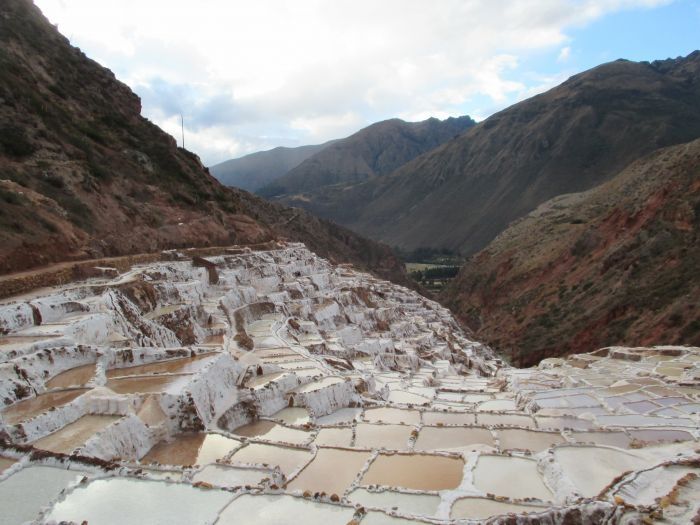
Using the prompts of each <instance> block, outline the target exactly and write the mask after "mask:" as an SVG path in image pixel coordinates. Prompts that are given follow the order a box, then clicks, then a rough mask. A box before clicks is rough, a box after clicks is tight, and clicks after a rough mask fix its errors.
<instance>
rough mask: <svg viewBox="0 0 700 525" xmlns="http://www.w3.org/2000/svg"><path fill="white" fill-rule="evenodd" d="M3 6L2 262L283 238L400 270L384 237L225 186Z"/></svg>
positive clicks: (15, 4)
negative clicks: (381, 241)
mask: <svg viewBox="0 0 700 525" xmlns="http://www.w3.org/2000/svg"><path fill="white" fill-rule="evenodd" d="M0 16H1V17H2V20H3V23H2V24H0V42H2V46H0V122H2V125H0V202H2V206H0V273H8V272H13V271H17V270H26V269H28V268H32V267H37V266H42V265H47V264H50V263H54V262H60V261H67V260H82V259H91V258H99V257H106V256H116V255H126V254H134V253H145V252H154V251H158V250H162V249H173V248H182V247H189V246H210V245H231V244H248V243H258V242H265V241H269V240H272V239H282V240H294V241H301V242H305V243H306V244H307V245H308V246H309V248H310V249H312V250H314V251H316V252H317V253H319V254H323V255H322V256H323V257H328V258H330V259H333V260H335V261H336V262H350V263H353V264H356V265H358V266H359V267H361V268H364V269H368V270H372V271H374V272H376V273H377V274H378V275H380V276H383V277H385V278H395V279H397V280H399V281H403V282H406V278H405V274H404V271H403V267H402V266H401V264H400V263H399V261H398V260H397V259H396V258H395V256H394V255H393V254H392V252H391V250H390V249H389V248H388V247H386V246H382V245H379V244H377V243H375V242H372V241H369V240H367V239H363V238H361V237H359V236H358V235H356V234H354V233H352V232H350V231H349V230H346V229H344V228H342V227H339V226H337V225H335V224H331V223H329V222H326V221H322V220H319V219H317V218H315V217H312V216H310V215H309V214H307V213H305V212H303V211H301V210H294V209H289V208H285V207H283V206H280V205H277V204H273V203H269V202H266V201H264V200H262V199H260V198H258V197H255V196H253V195H251V194H250V193H247V192H245V191H242V190H235V189H230V188H225V187H224V186H222V185H221V184H220V183H219V182H218V181H216V179H214V178H213V177H212V176H211V175H210V174H209V173H208V170H207V169H206V168H205V167H204V166H203V165H202V163H201V162H200V160H199V158H198V157H197V156H196V155H195V154H193V153H191V152H189V151H186V150H184V149H182V148H178V147H177V145H176V143H175V140H174V139H173V138H172V137H171V136H169V135H167V134H166V133H165V132H164V131H162V130H161V129H160V128H158V127H157V126H155V125H154V124H153V123H152V122H150V121H148V120H147V119H146V118H144V117H142V116H141V102H140V99H139V97H138V96H137V95H135V94H134V93H133V92H132V91H131V89H129V87H128V86H126V85H125V84H123V83H121V82H120V81H118V80H117V79H116V77H115V76H114V74H113V73H112V72H111V71H109V70H108V69H106V68H104V67H102V66H101V65H99V64H98V63H97V62H95V61H93V60H91V59H89V58H88V57H86V56H85V54H84V53H83V52H82V51H80V50H79V49H77V48H74V47H73V46H71V45H70V43H69V41H68V40H67V39H66V38H65V37H64V36H62V35H61V34H60V33H58V31H57V30H56V28H55V27H54V26H53V25H51V24H50V22H49V21H48V20H47V19H46V18H45V17H44V16H43V14H42V13H41V11H40V10H39V9H38V8H37V7H36V6H34V5H33V4H32V3H31V2H30V1H29V0H7V1H5V2H3V3H2V4H1V5H0Z"/></svg>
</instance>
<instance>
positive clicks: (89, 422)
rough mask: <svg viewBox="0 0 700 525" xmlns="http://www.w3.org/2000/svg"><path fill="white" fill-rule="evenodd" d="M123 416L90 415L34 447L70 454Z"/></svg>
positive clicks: (42, 439) (38, 441) (36, 443)
mask: <svg viewBox="0 0 700 525" xmlns="http://www.w3.org/2000/svg"><path fill="white" fill-rule="evenodd" d="M120 419H121V416H103V415H88V416H83V417H81V418H80V419H78V420H77V421H74V422H73V423H70V424H68V425H66V426H64V427H63V428H61V429H60V430H57V431H56V432H54V433H53V434H49V435H48V436H45V437H43V438H41V439H38V440H37V441H35V442H34V443H32V445H33V446H34V447H36V448H39V449H41V450H48V451H51V452H56V453H59V454H70V453H71V452H72V451H73V450H75V449H76V448H78V447H79V446H81V445H84V444H85V442H86V441H87V440H88V439H90V438H91V437H92V436H93V435H95V434H96V433H97V432H100V431H101V430H104V429H105V428H107V427H108V426H109V425H111V424H112V423H115V422H117V421H119V420H120Z"/></svg>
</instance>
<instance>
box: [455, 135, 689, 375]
mask: <svg viewBox="0 0 700 525" xmlns="http://www.w3.org/2000/svg"><path fill="white" fill-rule="evenodd" d="M698 268H700V140H696V141H694V142H690V143H688V144H682V145H679V146H673V147H670V148H665V149H661V150H659V151H657V152H655V153H653V154H652V155H650V156H649V157H647V158H644V159H642V160H640V161H638V162H635V163H634V164H632V165H631V166H629V167H628V168H627V169H625V170H624V171H622V172H621V173H620V174H619V175H617V176H616V177H615V178H613V179H612V180H611V181H610V182H608V183H606V184H603V185H601V186H599V187H597V188H595V189H593V190H590V191H588V192H585V193H579V194H571V195H565V196H561V197H558V198H555V199H552V200H550V201H548V202H547V203H545V204H543V205H541V206H540V207H539V208H538V209H537V210H535V211H534V212H532V213H531V214H529V215H527V216H526V217H524V218H523V219H521V220H519V221H517V222H516V223H514V224H512V225H511V226H510V227H509V228H508V229H507V230H505V231H504V232H503V233H502V234H501V235H499V236H498V237H497V238H496V239H495V240H494V241H493V242H492V243H491V244H489V245H488V247H487V248H486V249H484V250H482V251H481V252H479V253H478V254H476V255H474V256H473V257H472V258H471V259H470V260H469V261H468V263H467V264H466V265H465V266H464V267H463V268H462V270H461V271H460V274H459V275H458V277H457V279H455V281H454V282H453V283H452V285H451V286H450V288H449V289H448V290H447V291H446V293H445V297H444V299H445V300H446V302H447V303H448V304H449V305H450V306H451V307H453V309H454V311H455V312H457V313H458V315H459V316H460V317H461V318H462V319H464V320H465V321H466V322H467V324H469V325H470V326H471V327H473V328H474V329H475V332H476V335H477V337H479V338H480V339H482V340H483V341H485V342H488V343H491V344H492V345H494V346H495V347H496V348H497V349H499V350H501V351H503V352H504V353H505V354H506V355H510V356H511V357H512V358H513V360H514V361H515V362H516V363H518V364H523V365H531V364H533V363H537V362H538V361H539V360H540V359H542V358H543V357H548V356H555V355H556V356H558V355H563V354H569V353H574V352H583V351H586V350H587V349H590V348H598V347H601V346H607V345H614V344H618V343H620V344H622V343H624V344H625V345H640V346H643V345H653V344H693V345H698V344H700V304H699V300H700V271H698Z"/></svg>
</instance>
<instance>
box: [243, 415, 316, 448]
mask: <svg viewBox="0 0 700 525" xmlns="http://www.w3.org/2000/svg"><path fill="white" fill-rule="evenodd" d="M233 433H234V434H237V435H239V436H245V437H254V438H258V439H265V440H268V441H279V442H281V443H291V444H292V445H302V444H304V443H306V442H308V441H309V440H310V439H311V433H310V432H304V431H303V430H297V429H296V428H287V427H285V426H282V425H278V424H277V423H273V422H272V421H265V420H259V421H255V422H253V423H249V424H247V425H243V426H242V427H238V428H237V429H236V430H234V431H233Z"/></svg>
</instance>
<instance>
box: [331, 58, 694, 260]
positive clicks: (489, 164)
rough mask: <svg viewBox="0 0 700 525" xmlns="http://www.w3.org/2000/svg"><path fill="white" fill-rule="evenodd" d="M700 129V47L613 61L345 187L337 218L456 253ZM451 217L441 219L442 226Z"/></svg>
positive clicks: (401, 242) (404, 242)
mask: <svg viewBox="0 0 700 525" xmlns="http://www.w3.org/2000/svg"><path fill="white" fill-rule="evenodd" d="M697 137H700V52H694V53H692V54H691V55H689V56H687V57H685V58H680V59H676V60H663V61H657V62H651V63H648V62H640V63H637V62H629V61H625V60H618V61H616V62H611V63H608V64H604V65H601V66H599V67H596V68H594V69H591V70H589V71H586V72H584V73H581V74H579V75H576V76H574V77H572V78H570V79H569V80H567V81H566V82H564V83H563V84H561V85H560V86H558V87H556V88H554V89H552V90H550V91H548V92H546V93H544V94H541V95H538V96H535V97H533V98H530V99H528V100H525V101H523V102H521V103H519V104H516V105H514V106H512V107H510V108H508V109H506V110H504V111H501V112H500V113H497V114H495V115H493V116H492V117H490V118H488V119H487V120H485V121H483V122H480V123H479V124H477V125H476V126H474V127H473V128H472V129H470V130H469V131H467V132H466V133H463V134H462V135H460V136H459V137H457V138H456V139H455V140H452V141H449V142H448V143H446V144H445V145H443V146H441V147H439V148H437V149H435V150H433V151H431V152H429V153H427V154H425V155H422V156H420V157H418V158H416V159H415V160H413V161H412V162H410V163H408V164H406V165H405V166H403V167H401V168H400V169H398V170H397V171H396V172H394V173H393V174H391V175H390V176H388V177H382V178H378V179H374V180H372V181H369V182H367V183H365V184H362V185H358V186H357V187H355V188H353V191H350V192H345V193H344V195H343V199H344V200H343V201H342V202H341V204H342V205H343V206H344V207H345V208H349V209H350V210H351V212H350V213H348V214H347V216H345V217H344V219H345V220H343V222H342V223H343V224H344V225H346V226H349V227H351V228H353V229H354V230H356V231H358V232H360V233H362V234H364V235H368V236H370V237H372V238H374V239H378V240H382V241H384V242H387V243H388V244H390V245H395V246H400V247H401V248H405V249H414V248H418V247H423V246H426V247H437V248H451V249H454V250H459V251H460V252H461V253H462V254H463V255H469V254H472V253H475V252H476V251H478V250H480V249H481V248H483V247H485V246H486V245H487V244H488V242H489V241H491V240H492V239H493V238H494V237H495V236H496V235H498V233H500V232H501V231H503V230H504V229H505V228H506V226H507V225H508V224H509V223H510V222H511V221H513V220H514V219H517V218H519V217H522V216H523V215H525V214H527V213H529V212H530V211H532V210H533V209H535V208H536V207H537V206H538V205H539V204H541V203H543V202H545V201H546V200H549V199H551V198H553V197H555V196H557V195H561V194H564V193H572V192H579V191H585V190H587V189H590V188H592V187H595V186H597V185H598V184H601V183H602V182H605V181H607V180H609V179H610V178H611V177H613V176H614V175H615V174H616V173H618V172H619V171H620V170H622V169H623V168H624V167H625V166H627V165H628V164H629V163H630V162H632V161H634V160H636V159H638V158H641V157H642V156H644V155H646V154H648V153H651V152H652V151H654V150H656V149H658V148H660V147H665V146H670V145H673V144H680V143H683V142H687V141H689V140H693V139H695V138H697ZM446 225H449V227H446Z"/></svg>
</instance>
